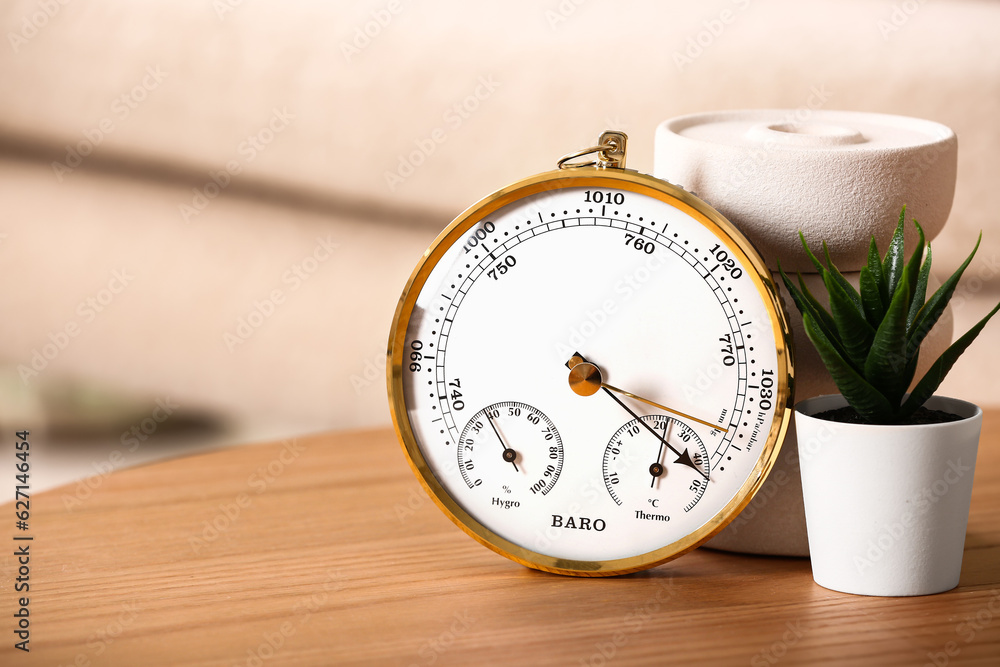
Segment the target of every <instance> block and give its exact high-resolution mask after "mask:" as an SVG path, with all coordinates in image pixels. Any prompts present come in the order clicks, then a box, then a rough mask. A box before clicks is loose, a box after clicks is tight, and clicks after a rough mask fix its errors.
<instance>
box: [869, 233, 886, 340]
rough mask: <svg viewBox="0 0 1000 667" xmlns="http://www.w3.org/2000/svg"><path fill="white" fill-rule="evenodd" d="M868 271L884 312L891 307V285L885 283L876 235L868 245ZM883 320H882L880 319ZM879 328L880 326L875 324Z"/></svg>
mask: <svg viewBox="0 0 1000 667" xmlns="http://www.w3.org/2000/svg"><path fill="white" fill-rule="evenodd" d="M868 271H869V272H871V275H872V278H873V279H874V280H875V285H876V286H877V287H878V295H879V300H880V301H881V302H882V312H883V313H884V312H885V309H886V308H888V307H889V285H888V284H887V283H886V282H885V274H883V273H882V260H881V258H879V256H878V245H877V244H876V243H875V235H874V234H873V235H872V240H871V243H869V244H868ZM879 319H880V320H881V318H879ZM874 326H878V324H874Z"/></svg>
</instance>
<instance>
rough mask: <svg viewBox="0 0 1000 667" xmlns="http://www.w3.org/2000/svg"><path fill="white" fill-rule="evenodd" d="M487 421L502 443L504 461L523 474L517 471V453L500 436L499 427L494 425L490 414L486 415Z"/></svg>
mask: <svg viewBox="0 0 1000 667" xmlns="http://www.w3.org/2000/svg"><path fill="white" fill-rule="evenodd" d="M486 421H488V422H489V423H490V426H492V427H493V432H494V433H496V434H497V440H499V441H500V446H501V447H503V460H504V461H506V462H507V463H509V464H511V465H512V466H514V470H516V471H517V472H521V471H520V470H517V463H515V461H516V460H517V452H515V451H514V450H513V449H511V448H510V447H508V446H507V443H506V442H504V441H503V437H502V436H501V435H500V431H498V430H497V425H496V424H494V423H493V418H492V417H490V413H489V412H487V413H486Z"/></svg>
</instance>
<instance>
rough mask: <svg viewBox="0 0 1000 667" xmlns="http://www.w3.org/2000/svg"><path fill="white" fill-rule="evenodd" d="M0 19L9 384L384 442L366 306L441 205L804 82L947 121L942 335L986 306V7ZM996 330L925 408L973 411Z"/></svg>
mask: <svg viewBox="0 0 1000 667" xmlns="http://www.w3.org/2000/svg"><path fill="white" fill-rule="evenodd" d="M0 26H2V29H3V34H4V35H5V42H6V44H5V45H4V46H3V47H0V54H2V55H0V100H2V102H0V211H2V214H0V215H2V225H0V259H2V266H3V267H4V277H5V280H4V281H3V284H2V285H0V312H2V313H3V315H4V322H5V326H4V329H3V330H4V335H3V336H0V364H3V365H4V366H6V367H7V368H8V369H9V370H11V369H13V370H14V371H15V372H16V369H22V370H21V372H20V373H19V374H18V375H19V377H20V376H23V375H24V372H23V369H25V368H28V369H32V370H37V374H36V375H34V376H33V375H31V374H30V373H29V374H28V379H27V380H26V384H30V383H32V382H35V381H36V380H38V379H39V378H45V379H53V378H55V379H58V378H71V377H72V378H85V379H88V380H93V381H94V382H99V383H101V384H102V385H105V386H111V387H115V388H117V389H118V390H120V391H123V392H126V393H136V394H143V395H147V396H158V397H170V398H171V400H172V401H174V402H176V403H177V404H180V405H184V406H198V407H199V408H203V409H206V410H211V411H214V412H217V413H219V414H224V415H227V416H229V417H231V418H233V419H237V420H246V421H249V422H260V423H262V424H268V425H270V426H272V427H274V428H276V429H277V430H279V431H289V432H292V431H297V432H304V431H311V430H318V429H328V428H358V427H367V426H374V425H385V424H388V423H389V417H388V411H387V409H386V398H385V389H384V386H385V382H384V368H385V361H384V350H385V344H386V338H387V334H388V329H389V324H390V321H391V317H392V313H393V310H394V307H395V304H396V300H397V299H398V296H399V292H400V290H401V288H402V287H403V284H404V282H405V280H406V278H407V277H408V275H409V273H410V271H411V270H412V268H413V266H414V265H415V263H416V261H417V259H418V257H419V255H420V253H421V252H422V251H423V250H424V248H425V247H426V246H427V245H428V243H429V242H430V241H431V240H432V239H433V238H434V237H435V235H436V234H437V233H438V231H440V229H441V228H442V227H443V226H444V225H445V224H446V223H447V222H449V221H450V220H451V218H452V217H454V216H455V215H456V214H457V213H459V212H460V211H461V210H463V209H464V208H465V207H466V206H468V205H469V204H471V203H473V202H474V201H476V200H478V199H479V198H481V197H483V196H484V195H486V194H488V193H489V192H491V191H493V190H496V189H498V188H500V187H502V186H504V185H506V184H507V183H509V182H512V181H514V180H517V179H519V178H521V177H523V176H526V175H528V174H532V173H536V172H540V171H544V170H547V169H551V168H553V167H554V165H555V161H556V159H557V158H558V157H559V156H561V155H562V154H564V153H567V152H570V151H572V150H575V149H577V148H580V147H583V146H586V145H590V144H591V143H592V142H593V140H594V139H596V137H597V135H598V134H599V133H600V132H601V131H602V130H604V129H606V128H611V129H620V130H624V131H626V132H627V133H628V134H629V136H630V155H629V166H631V167H633V168H637V169H639V170H641V171H647V172H648V171H651V168H652V140H653V132H654V130H655V127H656V125H657V124H658V123H659V122H661V121H662V120H664V119H666V118H669V117H672V116H676V115H680V114H684V113H690V112H696V111H705V110H712V109H730V108H748V107H771V108H773V107H787V108H793V109H794V108H797V107H800V106H804V105H806V104H807V100H809V99H810V95H813V93H814V91H815V90H817V89H822V90H823V91H825V93H826V99H827V101H826V102H825V108H831V109H855V110H867V111H879V112H886V113H896V114H904V115H912V116H918V117H923V118H929V119H932V120H936V121H939V122H942V123H945V124H947V125H949V126H951V127H952V128H954V129H955V130H956V132H957V134H958V137H959V168H958V186H957V190H956V196H955V202H954V206H953V209H952V213H951V219H950V222H949V224H948V226H947V227H946V228H945V231H944V232H943V233H942V234H941V236H940V237H939V238H938V239H937V240H936V241H935V248H934V257H935V262H936V273H938V274H939V275H941V274H943V273H944V272H946V271H948V270H949V269H953V268H954V267H955V266H957V264H958V263H959V262H960V261H961V258H962V257H963V256H964V255H965V254H966V253H967V252H968V249H969V248H970V247H971V245H972V243H973V238H974V235H975V233H977V232H978V231H979V230H980V229H982V230H984V232H985V238H984V242H983V246H982V248H981V250H980V255H979V259H978V260H977V262H976V263H975V264H974V265H973V266H972V268H971V269H970V273H969V275H970V276H971V277H973V278H975V280H976V281H977V282H974V283H972V284H971V286H970V287H969V288H967V289H966V290H965V291H964V292H963V293H962V294H961V295H960V296H961V298H962V301H961V302H960V303H959V304H957V305H956V309H955V320H956V324H955V327H956V331H959V330H963V329H965V328H968V326H969V325H970V324H971V323H972V322H973V321H975V320H976V319H978V318H979V317H980V316H981V315H982V314H983V313H984V312H985V310H986V309H987V307H988V305H989V304H990V303H991V301H992V302H995V301H996V299H997V298H1000V296H998V295H1000V279H998V277H997V273H998V269H997V268H996V267H997V253H998V250H1000V225H998V224H997V221H998V217H997V213H996V211H997V209H998V207H997V205H996V204H997V188H996V180H997V175H998V174H1000V120H998V119H1000V42H998V41H997V40H996V32H997V29H998V28H1000V4H998V3H993V2H986V1H978V2H977V1H969V0H964V1H952V2H936V3H922V2H917V1H916V0H912V1H911V0H908V1H906V2H875V1H862V0H846V1H839V2H833V1H832V0H820V1H818V2H809V3H802V2H792V1H791V0H772V1H770V2H767V1H763V0H757V1H751V0H725V1H713V2H705V3H689V2H653V1H649V2H641V1H626V2H610V1H606V2H601V1H597V0H593V1H589V2H585V1H584V0H551V1H549V2H541V3H539V2H528V1H525V0H514V1H511V2H505V3H489V4H484V3H468V2H457V1H454V0H444V1H440V2H435V3H417V2H412V1H410V0H382V1H376V2H326V3H320V2H301V1H300V2H286V3H276V2H254V1H253V0H244V1H239V0H212V1H209V0H198V1H192V0H181V1H178V0H173V1H171V2H166V1H165V0H151V1H150V2H144V3H133V2H126V1H124V0H94V1H92V2H86V3H84V2H69V1H68V0H15V1H11V2H7V3H4V6H3V7H2V8H0ZM997 329H998V327H996V326H994V327H992V328H991V329H988V330H987V332H986V333H985V334H984V337H983V338H982V339H981V341H980V342H978V343H977V344H976V346H975V347H973V348H972V352H971V353H970V354H973V355H975V356H976V357H977V358H976V361H975V362H972V363H964V364H963V363H962V362H960V363H959V364H958V366H956V369H955V371H954V372H953V375H952V377H951V378H950V379H949V380H948V382H947V383H946V384H945V386H944V389H943V391H944V393H948V392H949V390H950V391H952V392H953V393H956V394H961V395H962V396H964V397H967V398H970V399H972V400H975V401H977V402H980V403H981V404H983V405H996V404H997V403H998V402H1000V394H998V392H997V387H998V383H1000V380H998V379H997V378H998V377H1000V360H998V359H997V357H996V355H992V354H991V353H990V350H991V349H992V347H993V346H995V345H996V344H997V342H998V341H1000V332H998V331H997ZM71 332H72V333H71ZM39 367H40V368H39Z"/></svg>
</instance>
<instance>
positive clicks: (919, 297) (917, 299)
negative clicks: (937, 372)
mask: <svg viewBox="0 0 1000 667" xmlns="http://www.w3.org/2000/svg"><path fill="white" fill-rule="evenodd" d="M930 277H931V247H930V246H929V245H928V246H927V257H926V259H924V264H923V266H921V267H920V274H919V275H918V276H917V286H916V289H914V290H913V299H912V300H911V301H910V314H909V315H908V316H907V318H906V335H907V336H909V335H910V334H912V333H913V323H914V322H915V321H916V319H917V314H918V313H919V312H920V309H921V308H923V307H924V301H925V300H926V299H927V281H928V280H929V279H930ZM917 349H919V346H918V347H917Z"/></svg>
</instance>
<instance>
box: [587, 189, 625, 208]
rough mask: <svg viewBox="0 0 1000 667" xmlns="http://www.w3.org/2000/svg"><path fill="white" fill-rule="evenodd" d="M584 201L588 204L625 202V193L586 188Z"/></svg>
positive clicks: (619, 203)
mask: <svg viewBox="0 0 1000 667" xmlns="http://www.w3.org/2000/svg"><path fill="white" fill-rule="evenodd" d="M583 201H585V202H587V203H588V204H618V205H621V204H624V203H625V195H623V194H622V193H620V192H611V191H610V190H609V191H607V192H601V191H600V190H584V192H583Z"/></svg>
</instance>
